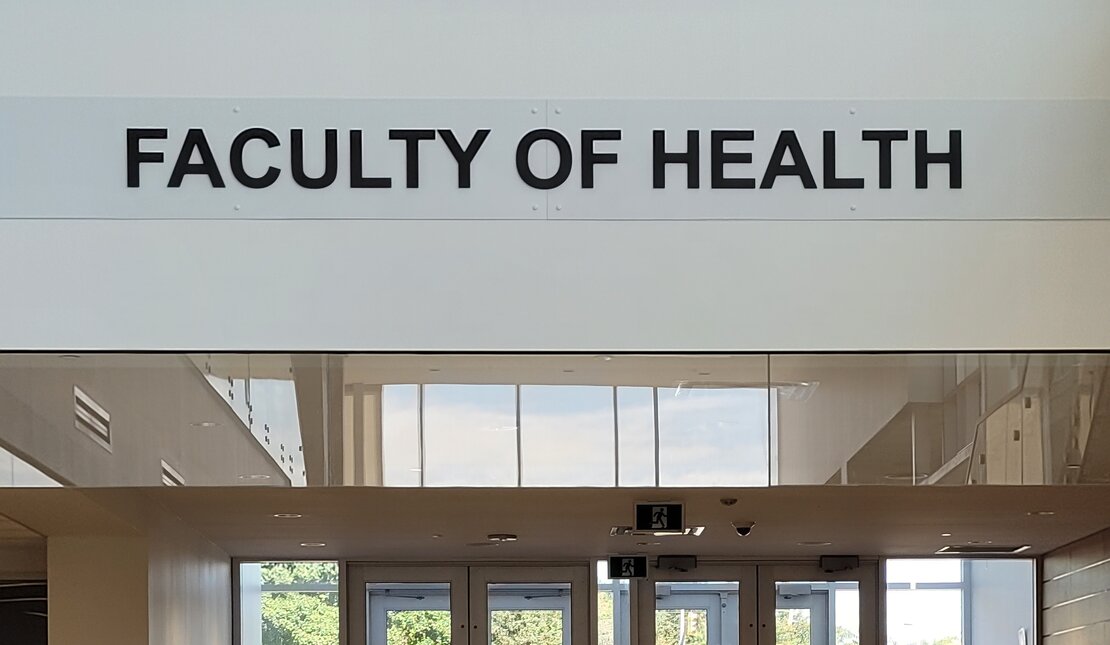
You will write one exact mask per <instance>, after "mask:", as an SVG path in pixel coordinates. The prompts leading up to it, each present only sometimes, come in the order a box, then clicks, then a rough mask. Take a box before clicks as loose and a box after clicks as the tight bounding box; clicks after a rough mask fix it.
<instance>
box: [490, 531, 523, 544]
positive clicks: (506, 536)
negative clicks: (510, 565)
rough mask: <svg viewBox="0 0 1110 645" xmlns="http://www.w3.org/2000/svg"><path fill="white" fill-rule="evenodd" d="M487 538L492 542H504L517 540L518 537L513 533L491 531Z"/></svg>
mask: <svg viewBox="0 0 1110 645" xmlns="http://www.w3.org/2000/svg"><path fill="white" fill-rule="evenodd" d="M486 539H487V540H489V541H490V542H497V543H498V544H504V543H505V542H516V541H517V539H518V538H517V536H516V535H514V534H512V533H490V534H489V535H487V536H486Z"/></svg>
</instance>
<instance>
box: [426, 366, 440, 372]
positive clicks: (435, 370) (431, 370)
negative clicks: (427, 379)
mask: <svg viewBox="0 0 1110 645" xmlns="http://www.w3.org/2000/svg"><path fill="white" fill-rule="evenodd" d="M428 371H429V372H438V371H440V370H439V368H438V367H429V368H428Z"/></svg>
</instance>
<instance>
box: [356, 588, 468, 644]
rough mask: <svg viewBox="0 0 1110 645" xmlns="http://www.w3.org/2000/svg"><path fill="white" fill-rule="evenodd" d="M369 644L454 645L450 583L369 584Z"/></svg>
mask: <svg viewBox="0 0 1110 645" xmlns="http://www.w3.org/2000/svg"><path fill="white" fill-rule="evenodd" d="M366 600H367V621H368V622H367V634H368V640H369V644H370V645H451V585H450V584H449V583H446V582H418V583H403V582H400V583H399V582H387V583H368V584H367V585H366Z"/></svg>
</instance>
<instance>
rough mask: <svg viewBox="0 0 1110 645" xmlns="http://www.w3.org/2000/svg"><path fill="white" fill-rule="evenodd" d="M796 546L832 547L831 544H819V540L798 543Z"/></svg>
mask: <svg viewBox="0 0 1110 645" xmlns="http://www.w3.org/2000/svg"><path fill="white" fill-rule="evenodd" d="M797 544H798V546H832V542H821V541H819V540H811V541H805V542H798V543H797Z"/></svg>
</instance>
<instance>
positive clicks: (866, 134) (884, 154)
mask: <svg viewBox="0 0 1110 645" xmlns="http://www.w3.org/2000/svg"><path fill="white" fill-rule="evenodd" d="M909 139H910V133H909V132H908V131H906V130H864V131H863V140H864V141H878V142H879V188H883V189H886V188H890V175H891V171H890V167H891V162H890V149H891V148H892V147H893V142H895V141H909Z"/></svg>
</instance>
